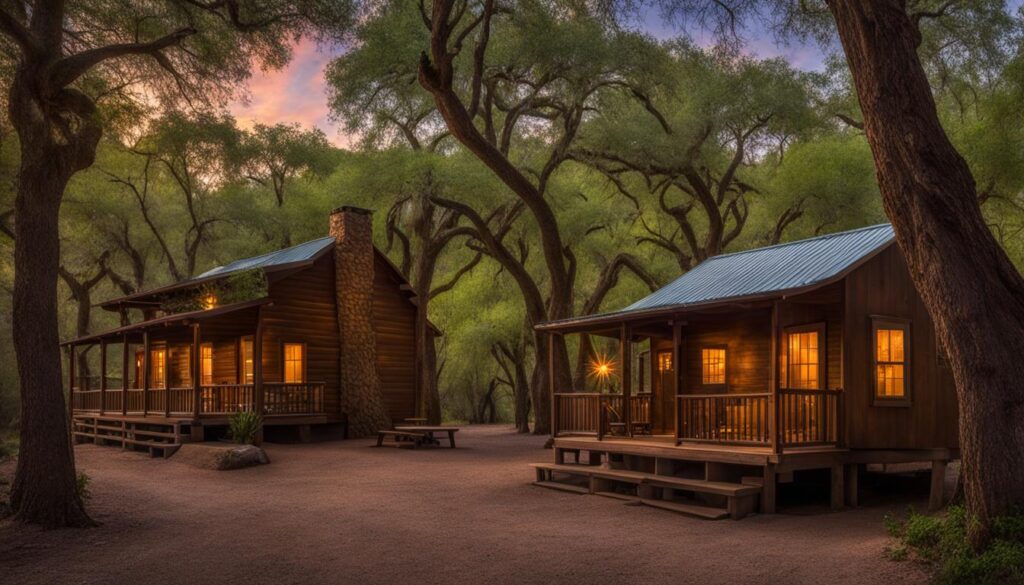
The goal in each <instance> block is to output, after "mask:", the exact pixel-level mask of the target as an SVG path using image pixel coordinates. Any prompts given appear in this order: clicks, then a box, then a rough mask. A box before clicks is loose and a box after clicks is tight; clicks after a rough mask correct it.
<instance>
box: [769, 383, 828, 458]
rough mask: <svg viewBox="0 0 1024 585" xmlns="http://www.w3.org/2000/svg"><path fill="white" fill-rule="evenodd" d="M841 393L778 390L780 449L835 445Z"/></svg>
mask: <svg viewBox="0 0 1024 585" xmlns="http://www.w3.org/2000/svg"><path fill="white" fill-rule="evenodd" d="M842 400H843V392H842V391H841V390H794V389H780V390H779V411H780V412H779V417H780V429H781V431H780V433H779V440H780V442H781V443H782V444H783V445H786V446H790V445H805V446H806V445H831V444H836V443H838V442H839V439H840V423H841V420H842V418H841V413H842Z"/></svg>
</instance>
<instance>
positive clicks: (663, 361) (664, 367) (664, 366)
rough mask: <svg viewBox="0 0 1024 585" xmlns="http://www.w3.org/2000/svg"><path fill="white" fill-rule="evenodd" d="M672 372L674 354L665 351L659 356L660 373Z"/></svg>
mask: <svg viewBox="0 0 1024 585" xmlns="http://www.w3.org/2000/svg"><path fill="white" fill-rule="evenodd" d="M671 371H672V352H670V351H663V352H661V353H659V354H658V373H664V372H671Z"/></svg>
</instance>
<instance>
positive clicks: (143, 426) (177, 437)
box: [71, 414, 188, 458]
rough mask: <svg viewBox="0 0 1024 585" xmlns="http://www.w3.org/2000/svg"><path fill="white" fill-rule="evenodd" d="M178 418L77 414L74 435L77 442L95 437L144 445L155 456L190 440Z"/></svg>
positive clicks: (102, 441)
mask: <svg viewBox="0 0 1024 585" xmlns="http://www.w3.org/2000/svg"><path fill="white" fill-rule="evenodd" d="M181 426H182V423H181V421H176V420H146V419H126V418H120V417H109V416H101V415H90V414H76V415H75V416H74V418H73V419H72V430H71V436H72V437H73V438H74V439H75V441H76V442H83V441H92V442H93V443H95V444H97V445H119V446H120V447H121V448H122V449H128V448H133V449H136V448H142V449H145V450H147V451H148V452H149V454H150V455H151V456H153V457H157V456H161V457H164V458H167V457H170V456H171V455H173V454H174V453H175V452H177V450H178V449H179V448H181V444H182V443H183V442H185V441H187V440H188V437H187V435H185V434H183V433H182V431H181Z"/></svg>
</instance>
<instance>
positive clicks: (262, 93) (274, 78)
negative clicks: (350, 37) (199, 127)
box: [229, 39, 351, 147]
mask: <svg viewBox="0 0 1024 585" xmlns="http://www.w3.org/2000/svg"><path fill="white" fill-rule="evenodd" d="M337 54H338V51H335V50H330V49H321V48H319V47H317V45H316V43H315V42H313V41H310V40H307V39H302V40H301V41H299V43H298V44H296V45H295V49H294V51H293V54H292V60H291V61H290V62H289V63H288V65H287V66H285V67H284V68H283V69H280V70H277V71H263V70H260V69H257V70H256V71H254V72H253V76H252V77H251V78H250V79H249V82H248V83H247V84H246V89H247V91H248V100H245V101H242V100H238V101H235V102H234V103H232V104H231V105H230V106H229V110H230V112H231V114H232V115H234V116H235V119H237V120H238V124H239V126H241V127H243V128H248V127H251V126H253V125H254V124H256V123H257V122H259V123H261V124H277V123H288V124H290V123H296V122H297V123H299V124H301V125H302V126H304V127H317V128H320V129H321V130H323V131H324V133H325V134H327V138H328V140H330V141H331V142H333V143H334V144H335V145H337V146H340V147H347V146H349V145H350V144H351V137H349V136H347V135H345V134H343V133H342V132H341V131H340V129H339V128H338V126H337V125H335V124H334V123H332V122H331V121H330V118H329V111H328V108H327V88H326V86H325V82H324V69H325V68H326V67H327V65H328V63H330V61H331V59H333V58H334V57H335V56H337Z"/></svg>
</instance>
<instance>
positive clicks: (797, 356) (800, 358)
mask: <svg viewBox="0 0 1024 585" xmlns="http://www.w3.org/2000/svg"><path fill="white" fill-rule="evenodd" d="M821 337H822V336H821V334H820V331H819V330H818V329H815V330H806V329H804V330H795V331H791V332H789V333H787V335H786V340H787V341H786V356H785V360H783V371H782V379H783V381H784V383H785V384H786V387H787V388H796V389H803V390H815V389H818V388H821V351H820V342H821Z"/></svg>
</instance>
